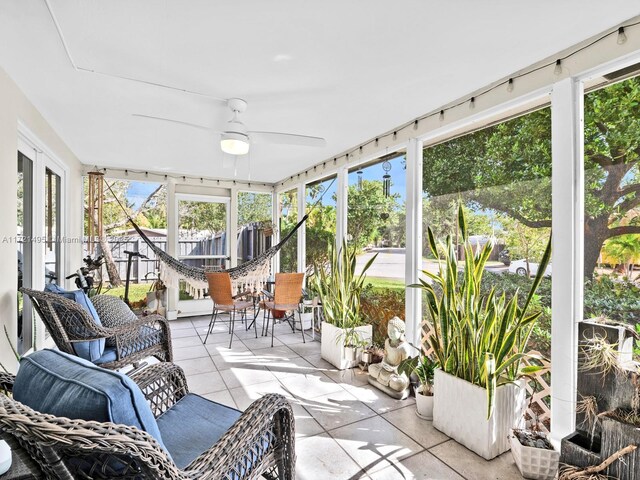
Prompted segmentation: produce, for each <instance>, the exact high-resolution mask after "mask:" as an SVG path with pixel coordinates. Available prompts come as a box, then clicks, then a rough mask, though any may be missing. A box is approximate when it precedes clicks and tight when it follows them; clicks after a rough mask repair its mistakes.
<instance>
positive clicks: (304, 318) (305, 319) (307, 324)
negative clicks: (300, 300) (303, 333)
mask: <svg viewBox="0 0 640 480" xmlns="http://www.w3.org/2000/svg"><path fill="white" fill-rule="evenodd" d="M300 322H301V323H302V329H303V330H309V329H310V328H311V327H312V326H313V313H301V314H300Z"/></svg>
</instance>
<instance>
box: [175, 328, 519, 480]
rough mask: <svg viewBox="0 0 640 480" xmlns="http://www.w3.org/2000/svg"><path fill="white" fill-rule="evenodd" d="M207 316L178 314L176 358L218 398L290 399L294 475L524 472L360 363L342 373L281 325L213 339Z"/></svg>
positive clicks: (240, 402) (480, 478)
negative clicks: (446, 427)
mask: <svg viewBox="0 0 640 480" xmlns="http://www.w3.org/2000/svg"><path fill="white" fill-rule="evenodd" d="M208 323H209V320H208V318H207V317H192V318H189V319H180V320H176V321H173V322H171V331H172V339H173V348H174V361H175V362H176V363H177V364H179V365H180V366H181V367H182V368H183V369H184V371H185V373H186V375H187V381H188V384H189V388H190V390H191V391H192V392H195V393H198V394H201V395H203V396H204V397H207V398H209V399H211V400H214V401H216V402H220V403H223V404H225V405H230V406H233V407H236V408H238V409H240V410H243V409H245V408H247V406H249V405H250V404H251V402H252V401H254V400H256V399H257V398H259V397H260V396H261V395H263V394H265V393H271V392H273V393H281V394H282V395H285V396H286V397H287V398H288V399H290V401H291V404H292V405H293V410H294V413H295V417H296V454H297V457H298V458H297V464H296V470H297V478H298V479H299V480H311V479H322V480H329V479H338V480H342V479H345V480H346V479H375V480H394V479H413V478H416V479H473V480H489V479H492V480H496V479H521V478H522V477H521V476H520V474H519V472H518V469H517V468H516V466H515V464H514V462H513V459H512V457H511V454H510V453H509V452H507V453H506V454H504V455H502V456H501V457H499V458H497V459H495V460H493V461H491V462H487V461H485V460H484V459H482V458H480V457H478V456H476V455H475V454H473V453H471V452H470V451H468V450H466V449H465V448H464V447H462V446H460V445H459V444H457V443H456V442H455V441H453V440H450V439H449V438H448V437H447V436H445V435H444V434H442V433H440V432H439V431H438V430H436V429H435V428H433V426H432V425H431V422H427V421H424V420H421V419H419V418H418V417H416V415H415V405H414V400H413V399H411V398H410V399H408V400H403V401H399V400H394V399H392V398H390V397H388V396H386V395H385V394H384V393H382V392H380V391H378V390H376V389H374V388H372V387H370V386H369V385H368V384H367V379H366V373H363V372H361V371H360V370H359V369H354V370H346V371H339V370H336V369H335V368H334V367H333V366H332V365H331V364H329V363H327V362H325V361H324V360H322V359H321V358H320V343H319V342H318V341H317V340H318V337H316V341H315V342H312V341H311V339H310V338H307V343H302V338H301V335H300V332H297V333H296V334H292V333H291V329H290V328H289V326H288V325H286V324H283V325H277V326H276V339H275V340H274V346H273V348H272V347H271V346H270V345H271V338H270V337H268V338H267V337H261V336H260V329H259V328H258V338H257V339H256V338H255V334H254V332H253V330H250V331H244V329H243V328H242V327H239V326H236V333H235V336H234V340H233V345H232V348H231V349H229V348H228V346H229V334H228V333H227V325H226V324H220V325H216V327H215V331H214V333H213V334H211V335H210V336H209V339H208V341H207V344H206V345H204V346H203V344H202V340H203V339H204V336H205V334H206V330H207V325H208Z"/></svg>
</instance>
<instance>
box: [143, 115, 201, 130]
mask: <svg viewBox="0 0 640 480" xmlns="http://www.w3.org/2000/svg"><path fill="white" fill-rule="evenodd" d="M131 115H132V116H134V117H140V118H149V119H151V120H160V121H162V122H171V123H178V124H180V125H186V126H187V127H193V128H199V129H201V130H207V131H209V132H211V131H213V129H212V128H209V127H205V126H204V125H198V124H197V123H190V122H183V121H182V120H174V119H173V118H164V117H156V116H153V115H143V114H142V113H132V114H131Z"/></svg>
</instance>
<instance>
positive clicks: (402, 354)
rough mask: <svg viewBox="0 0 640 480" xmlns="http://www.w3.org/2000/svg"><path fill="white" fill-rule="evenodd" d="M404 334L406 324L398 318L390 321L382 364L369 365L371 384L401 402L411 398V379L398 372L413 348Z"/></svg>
mask: <svg viewBox="0 0 640 480" xmlns="http://www.w3.org/2000/svg"><path fill="white" fill-rule="evenodd" d="M404 332H405V324H404V322H403V321H402V320H400V319H399V318H398V317H393V318H392V319H391V320H389V323H388V325H387V335H388V338H387V339H386V340H385V342H384V357H383V358H382V362H381V363H374V364H372V365H369V383H370V384H371V385H373V386H374V387H376V388H378V389H380V390H382V391H383V392H385V393H386V394H387V395H390V396H392V397H393V398H397V399H401V400H403V399H405V398H407V397H408V396H409V378H408V377H407V375H406V374H404V373H399V372H398V367H399V365H400V363H401V362H402V361H403V360H405V359H406V358H408V357H409V353H410V350H409V349H410V348H411V346H410V345H409V342H407V341H406V339H405V336H404Z"/></svg>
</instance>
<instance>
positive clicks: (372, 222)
mask: <svg viewBox="0 0 640 480" xmlns="http://www.w3.org/2000/svg"><path fill="white" fill-rule="evenodd" d="M398 199H399V195H397V194H395V195H391V196H389V197H385V196H384V194H383V192H382V182H381V181H379V180H363V181H362V187H361V188H359V187H358V186H357V185H349V193H348V208H347V230H348V232H347V233H348V234H349V235H350V236H351V241H352V242H353V243H354V244H355V245H356V247H357V248H358V249H362V248H363V247H365V246H367V245H369V244H371V243H372V242H373V241H374V240H375V239H376V238H383V236H384V234H385V228H387V227H388V226H389V225H393V224H394V223H393V222H394V221H395V223H396V224H398V223H399V219H398V218H397V217H396V218H392V214H395V213H397V212H396V210H397V209H398ZM383 214H387V215H388V218H387V219H386V220H385V219H384V218H383V216H384V215H383Z"/></svg>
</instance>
